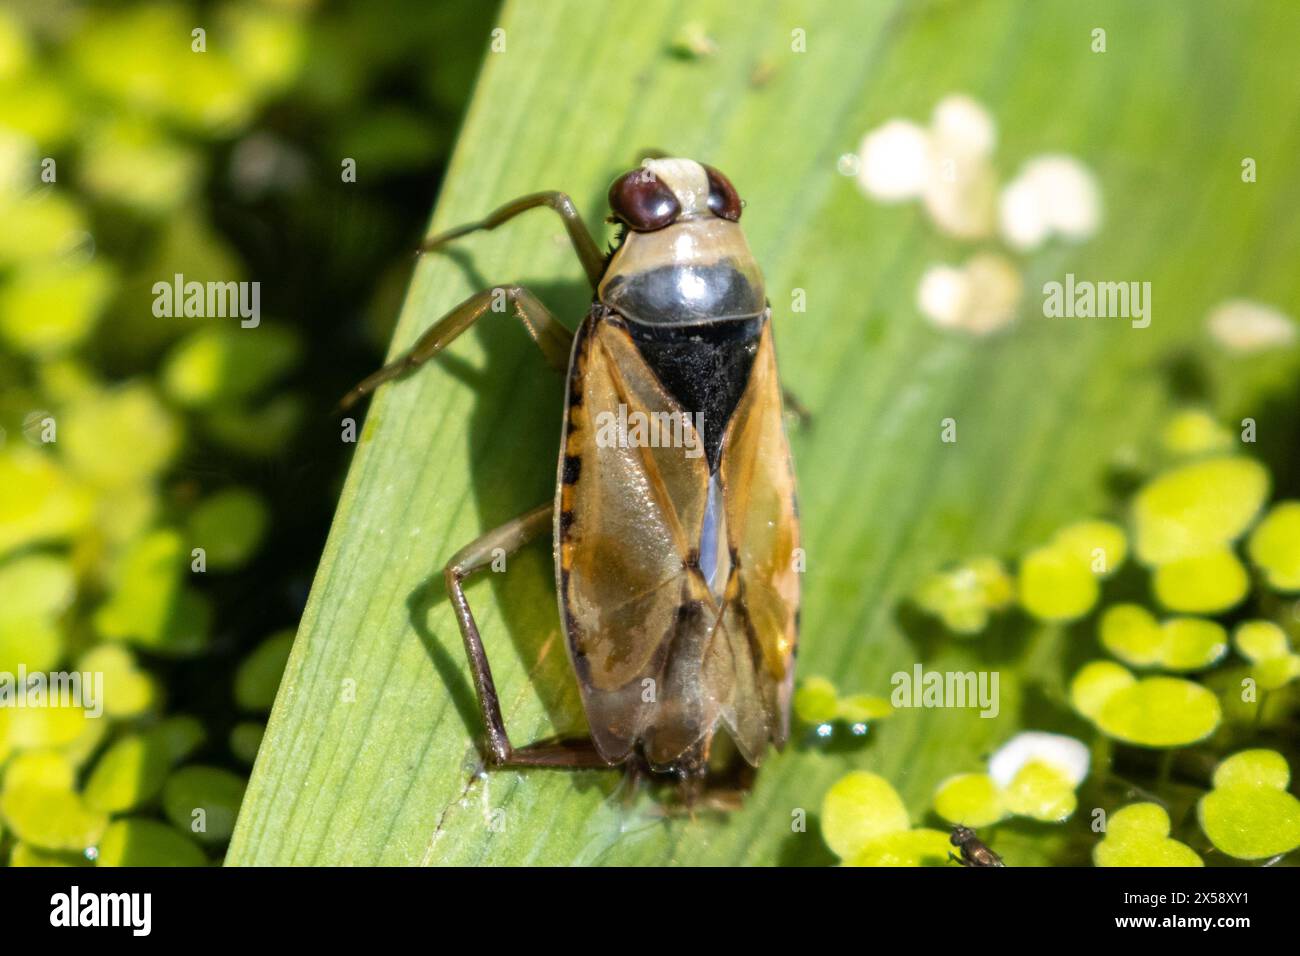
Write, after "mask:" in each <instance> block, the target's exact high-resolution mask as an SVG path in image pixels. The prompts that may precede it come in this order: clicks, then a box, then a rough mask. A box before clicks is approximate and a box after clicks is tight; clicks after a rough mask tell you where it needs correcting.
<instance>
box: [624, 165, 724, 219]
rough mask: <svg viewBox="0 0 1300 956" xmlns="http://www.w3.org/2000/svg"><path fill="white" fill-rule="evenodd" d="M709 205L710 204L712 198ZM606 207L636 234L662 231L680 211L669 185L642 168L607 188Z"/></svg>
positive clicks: (627, 174)
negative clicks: (607, 199) (607, 205)
mask: <svg viewBox="0 0 1300 956" xmlns="http://www.w3.org/2000/svg"><path fill="white" fill-rule="evenodd" d="M728 185H730V184H728ZM733 194H734V192H733ZM709 204H710V205H712V204H713V199H712V197H711V196H710V199H709ZM609 208H610V209H612V210H613V211H614V215H615V216H617V217H618V218H619V219H621V220H622V221H623V222H625V223H627V225H628V226H629V227H630V228H632V229H635V230H636V231H637V232H653V231H654V230H656V229H662V228H663V227H664V226H667V225H670V224H671V223H672V222H673V220H674V219H676V218H677V214H678V213H679V212H681V211H682V208H681V205H680V204H679V203H678V202H677V197H676V196H674V195H673V191H672V190H671V189H669V188H668V185H667V184H666V183H665V182H663V180H661V179H660V178H659V177H658V176H656V175H655V174H654V173H652V172H651V171H650V170H648V169H645V168H641V169H634V170H632V171H631V172H630V173H624V174H623V175H622V176H620V177H619V178H618V179H616V180H614V185H612V186H610V187H609Z"/></svg>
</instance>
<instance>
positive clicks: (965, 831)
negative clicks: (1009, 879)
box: [948, 824, 1006, 866]
mask: <svg viewBox="0 0 1300 956" xmlns="http://www.w3.org/2000/svg"><path fill="white" fill-rule="evenodd" d="M950 842H951V843H952V845H953V846H955V847H960V848H961V856H960V857H958V856H956V855H954V854H952V853H949V854H948V858H949V859H951V860H956V861H957V862H958V863H960V864H961V865H962V866H1006V864H1005V863H1003V862H1002V857H1000V856H998V855H997V854H996V853H994V852H993V851H992V850H990V849H989V848H988V847H987V846H986V845H985V844H984V842H983V841H982V840H981V839H980V838H979V837H977V836H976V835H975V831H974V830H972V829H971V828H970V827H964V826H961V825H960V824H958V825H957V826H955V827H953V828H952V837H951V839H950Z"/></svg>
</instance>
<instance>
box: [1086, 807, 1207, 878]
mask: <svg viewBox="0 0 1300 956" xmlns="http://www.w3.org/2000/svg"><path fill="white" fill-rule="evenodd" d="M1092 856H1093V861H1094V862H1095V863H1096V864H1097V865H1098V866H1204V865H1205V861H1204V860H1202V859H1201V858H1200V857H1199V856H1197V855H1196V852H1195V851H1194V850H1193V849H1192V848H1191V847H1189V846H1187V844H1185V843H1179V842H1178V841H1177V840H1172V839H1170V838H1169V814H1168V813H1167V812H1166V811H1165V808H1164V807H1162V806H1160V805H1159V804H1157V803H1133V804H1130V805H1128V806H1127V807H1123V808H1122V809H1120V810H1116V811H1115V813H1113V814H1112V815H1111V817H1110V821H1109V823H1108V825H1107V827H1106V836H1105V837H1104V838H1103V839H1102V841H1101V842H1100V843H1098V844H1097V846H1096V847H1095V848H1094V849H1093V851H1092Z"/></svg>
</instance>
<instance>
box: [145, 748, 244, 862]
mask: <svg viewBox="0 0 1300 956" xmlns="http://www.w3.org/2000/svg"><path fill="white" fill-rule="evenodd" d="M244 786H245V782H244V780H243V778H242V777H239V776H237V775H236V774H233V773H231V772H230V771H229V770H222V769H221V768H220V767H203V766H194V767H183V768H182V769H180V770H177V771H176V772H175V773H173V774H172V775H171V776H170V777H168V778H167V783H166V784H165V785H164V787H163V810H164V811H165V812H166V814H167V818H168V819H169V820H171V821H172V823H174V824H175V825H176V826H177V827H180V828H182V829H186V830H189V831H190V832H191V833H193V834H194V836H195V839H197V840H199V841H200V842H202V843H224V842H225V841H226V840H228V839H230V834H231V833H232V832H233V831H234V829H235V816H236V815H237V814H238V813H239V803H240V801H241V800H243V799H244Z"/></svg>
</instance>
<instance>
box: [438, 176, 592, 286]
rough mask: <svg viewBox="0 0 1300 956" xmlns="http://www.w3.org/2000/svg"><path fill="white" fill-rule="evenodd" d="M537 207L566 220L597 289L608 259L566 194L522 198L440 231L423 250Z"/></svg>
mask: <svg viewBox="0 0 1300 956" xmlns="http://www.w3.org/2000/svg"><path fill="white" fill-rule="evenodd" d="M538 206H548V207H549V208H551V209H554V210H555V211H556V212H557V213H559V214H560V217H561V218H562V219H563V220H564V228H565V229H566V230H568V233H569V241H570V242H571V243H573V251H574V252H576V253H577V254H578V260H579V261H580V262H581V263H582V268H583V271H585V272H586V273H587V280H588V281H589V282H590V283H591V287H592V288H593V289H594V288H596V285H597V284H598V283H599V282H600V276H601V273H603V272H604V271H605V257H604V256H603V255H601V252H600V247H599V246H597V245H596V240H595V239H593V238H591V233H590V232H588V231H587V226H586V223H584V222H583V221H582V217H581V216H579V215H578V208H577V207H576V206H574V204H573V200H572V199H570V198H569V196H568V194H567V193H562V192H556V191H551V192H544V193H532V194H531V195H528V196H520V197H519V198H518V199H515V200H513V201H511V202H508V203H506V204H505V205H504V206H502V207H501V208H500V209H494V210H493V211H492V212H490V213H488V214H487V215H486V216H485V217H483V218H482V219H480V220H479V221H478V222H468V223H466V224H465V225H463V226H456V227H455V228H454V229H448V230H447V231H446V232H440V233H438V234H437V235H435V236H432V237H430V238H428V239H426V240H424V242H422V243H421V244H420V251H421V252H432V251H433V250H434V249H437V248H438V247H439V246H442V245H445V244H446V243H448V242H451V240H453V239H459V238H460V237H461V236H465V235H468V234H469V233H471V232H478V231H479V230H480V229H482V230H488V229H495V228H496V227H497V226H499V225H501V224H502V223H503V222H506V221H508V220H510V219H513V218H514V217H515V216H517V215H519V214H520V213H521V212H527V211H528V210H529V209H536V208H537V207H538Z"/></svg>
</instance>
